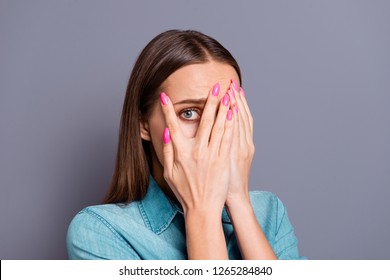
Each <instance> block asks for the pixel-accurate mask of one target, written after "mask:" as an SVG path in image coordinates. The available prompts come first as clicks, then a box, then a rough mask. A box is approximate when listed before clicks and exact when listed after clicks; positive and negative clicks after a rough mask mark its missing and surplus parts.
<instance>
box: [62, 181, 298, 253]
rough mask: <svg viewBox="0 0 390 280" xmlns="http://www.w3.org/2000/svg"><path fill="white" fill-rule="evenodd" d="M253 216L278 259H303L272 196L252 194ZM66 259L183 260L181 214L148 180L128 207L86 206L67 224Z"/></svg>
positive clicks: (233, 245) (231, 238)
mask: <svg viewBox="0 0 390 280" xmlns="http://www.w3.org/2000/svg"><path fill="white" fill-rule="evenodd" d="M250 199H251V203H252V207H253V210H254V212H255V215H256V218H257V220H258V222H259V224H260V225H261V228H262V229H263V231H264V234H265V235H266V237H267V239H268V241H269V243H270V245H271V246H272V248H273V250H274V252H275V254H276V255H277V257H278V258H279V259H302V258H303V257H300V255H299V252H298V247H297V244H298V241H297V238H296V237H295V234H294V230H293V227H292V226H291V223H290V221H289V219H288V217H287V213H286V208H285V207H284V205H283V203H282V202H281V201H280V200H279V199H278V198H277V197H276V196H275V195H274V194H272V193H270V192H263V191H255V192H250ZM222 226H223V231H224V234H225V240H226V246H227V250H228V254H229V259H241V258H242V257H241V254H240V250H239V247H238V243H237V239H236V237H235V234H234V230H233V225H232V223H231V221H230V219H229V216H228V215H227V212H226V210H225V209H224V210H223V213H222ZM67 248H68V255H69V258H70V259H116V260H119V259H134V260H140V259H141V260H146V259H149V260H150V259H152V260H164V259H165V260H169V259H171V260H173V259H187V248H186V233H185V223H184V216H183V212H182V210H181V208H180V207H178V206H177V205H176V204H175V203H174V202H173V201H171V200H170V199H169V198H168V197H167V196H166V195H165V194H164V193H163V191H162V190H161V189H160V187H159V186H158V185H157V183H156V182H155V181H154V180H153V178H152V177H151V179H150V183H149V187H148V191H147V194H146V196H145V198H144V199H143V200H141V201H134V202H132V203H129V204H105V205H97V206H90V207H86V208H85V209H83V210H82V211H80V212H79V213H78V214H77V215H76V216H75V217H74V219H73V220H72V222H71V223H70V225H69V229H68V234H67Z"/></svg>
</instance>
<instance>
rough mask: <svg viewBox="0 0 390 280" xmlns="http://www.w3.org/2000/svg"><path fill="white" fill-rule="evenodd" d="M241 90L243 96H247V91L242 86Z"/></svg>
mask: <svg viewBox="0 0 390 280" xmlns="http://www.w3.org/2000/svg"><path fill="white" fill-rule="evenodd" d="M240 92H241V94H242V95H243V96H245V91H244V89H243V88H241V90H240Z"/></svg>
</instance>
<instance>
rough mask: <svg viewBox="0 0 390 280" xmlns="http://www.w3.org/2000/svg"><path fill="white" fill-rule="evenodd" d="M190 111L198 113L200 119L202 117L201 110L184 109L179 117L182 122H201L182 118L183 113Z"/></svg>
mask: <svg viewBox="0 0 390 280" xmlns="http://www.w3.org/2000/svg"><path fill="white" fill-rule="evenodd" d="M188 111H194V112H196V113H197V114H199V117H200V116H201V113H202V112H201V110H200V109H199V108H185V109H183V110H181V111H180V112H179V117H180V118H181V119H182V120H184V121H187V122H197V121H199V119H196V120H189V119H186V118H183V117H181V115H182V114H183V113H185V112H188Z"/></svg>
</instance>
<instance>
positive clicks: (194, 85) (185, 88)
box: [161, 61, 239, 103]
mask: <svg viewBox="0 0 390 280" xmlns="http://www.w3.org/2000/svg"><path fill="white" fill-rule="evenodd" d="M231 79H234V80H235V81H237V82H238V81H239V79H238V75H237V72H236V70H235V69H234V68H233V67H232V66H230V65H229V64H225V63H220V62H215V61H211V62H207V63H201V64H191V65H187V66H184V67H182V68H180V69H178V70H176V71H175V72H173V73H172V74H171V75H170V76H169V77H168V78H167V79H166V80H165V81H164V82H163V84H162V87H161V88H162V90H163V91H165V92H166V93H167V95H168V96H169V97H170V99H171V100H172V102H173V103H175V102H178V101H180V100H184V99H193V98H196V99H198V98H199V99H200V98H207V96H208V94H209V92H210V90H211V89H212V88H213V86H214V85H215V83H217V82H218V83H219V84H220V86H221V92H222V93H224V92H226V91H227V89H228V88H229V85H230V81H231ZM222 96H223V94H220V95H219V97H220V98H222Z"/></svg>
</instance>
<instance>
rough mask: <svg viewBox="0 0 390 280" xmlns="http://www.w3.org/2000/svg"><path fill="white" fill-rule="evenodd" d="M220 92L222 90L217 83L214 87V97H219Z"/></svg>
mask: <svg viewBox="0 0 390 280" xmlns="http://www.w3.org/2000/svg"><path fill="white" fill-rule="evenodd" d="M219 90H220V86H219V83H216V84H215V85H214V87H213V91H212V94H213V95H214V96H218V94H219Z"/></svg>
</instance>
